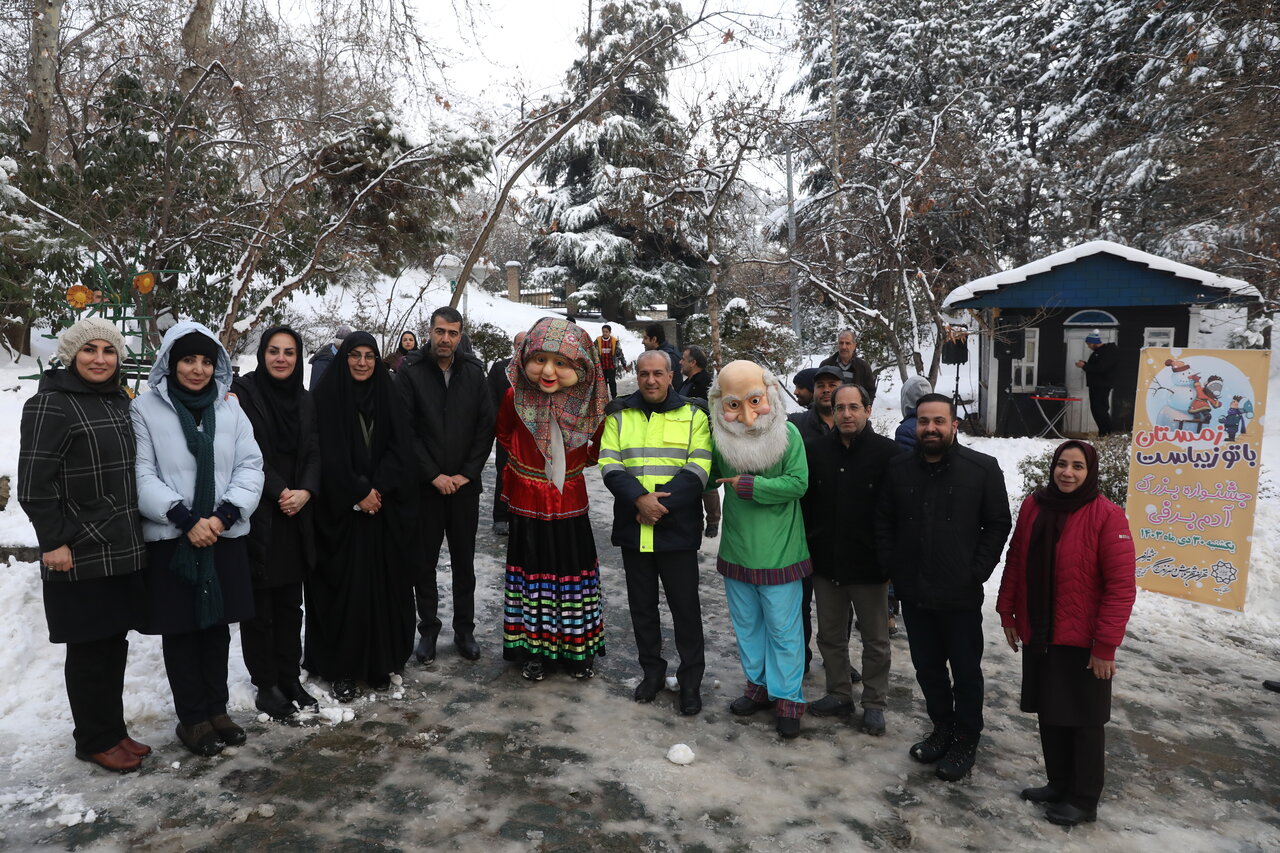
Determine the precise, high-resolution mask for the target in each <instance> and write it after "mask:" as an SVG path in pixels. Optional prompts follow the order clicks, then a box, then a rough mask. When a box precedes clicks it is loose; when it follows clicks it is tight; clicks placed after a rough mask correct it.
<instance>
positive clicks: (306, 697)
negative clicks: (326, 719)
mask: <svg viewBox="0 0 1280 853" xmlns="http://www.w3.org/2000/svg"><path fill="white" fill-rule="evenodd" d="M280 692H281V693H283V694H284V698H286V699H288V700H289V701H290V702H293V703H294V704H295V705H297V706H298V707H299V708H319V707H320V702H319V700H318V699H316V697H314V696H312V695H311V694H310V693H308V692H307V688H305V687H303V686H302V684H301V682H299V681H298V680H297V679H293V680H291V681H286V682H285V683H284V684H281V685H280Z"/></svg>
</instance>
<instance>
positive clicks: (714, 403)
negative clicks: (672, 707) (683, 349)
mask: <svg viewBox="0 0 1280 853" xmlns="http://www.w3.org/2000/svg"><path fill="white" fill-rule="evenodd" d="M708 402H709V405H710V409H711V428H712V436H713V438H714V439H715V452H714V454H713V457H712V470H711V476H712V477H713V478H715V481H716V482H717V483H723V484H725V485H727V486H728V488H726V489H725V499H724V528H723V530H722V532H721V539H720V554H719V556H718V557H717V559H716V571H718V572H719V573H720V574H722V575H724V586H725V596H726V598H727V599H728V602H729V618H730V620H731V621H732V622H733V631H734V634H735V635H736V636H737V640H738V656H739V658H740V659H741V661H742V671H743V673H744V674H745V675H746V677H747V686H746V690H745V691H744V692H743V695H742V696H740V697H738V698H737V699H735V700H734V701H733V703H732V704H731V705H730V706H729V710H730V711H731V712H732V713H734V714H736V715H738V716H748V715H750V714H754V713H755V712H756V711H762V710H765V709H767V708H772V709H773V712H774V717H775V725H776V728H777V731H778V734H779V735H781V736H782V737H784V738H794V737H796V736H798V735H799V734H800V717H801V716H802V715H803V714H804V709H805V702H804V696H803V694H802V693H801V689H800V682H801V680H802V679H803V677H804V635H803V632H802V629H801V620H800V603H801V597H802V589H801V587H802V583H801V581H802V580H803V579H804V578H805V577H807V576H808V575H810V574H811V573H812V571H813V569H812V566H811V565H810V562H809V546H808V543H807V542H806V541H805V535H804V519H803V518H802V517H801V513H800V498H802V497H803V496H804V493H805V491H806V490H807V489H808V486H809V466H808V463H807V462H806V461H805V453H804V441H803V440H802V439H801V438H800V433H799V431H798V430H797V429H796V428H795V426H794V425H793V424H791V423H788V422H787V419H786V412H785V408H784V406H783V405H782V388H781V386H780V385H779V384H778V380H777V379H776V378H775V377H774V376H773V374H772V373H770V372H769V371H767V370H765V369H764V368H763V367H761V366H760V365H758V364H752V363H751V362H749V361H734V362H730V363H729V364H727V365H725V367H724V369H723V370H721V371H720V375H719V376H718V377H717V378H716V383H715V385H714V386H712V389H711V396H710V399H709V401H708Z"/></svg>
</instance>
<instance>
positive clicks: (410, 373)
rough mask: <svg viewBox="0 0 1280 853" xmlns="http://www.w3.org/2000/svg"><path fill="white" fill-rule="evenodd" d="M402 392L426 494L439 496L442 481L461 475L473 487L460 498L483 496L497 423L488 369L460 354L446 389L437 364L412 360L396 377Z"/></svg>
mask: <svg viewBox="0 0 1280 853" xmlns="http://www.w3.org/2000/svg"><path fill="white" fill-rule="evenodd" d="M396 388H397V389H398V390H399V392H400V396H401V399H402V400H404V404H405V408H406V410H407V411H408V416H409V424H410V426H411V427H412V430H413V436H414V442H413V444H414V451H415V455H416V456H417V461H418V480H419V482H420V484H421V486H422V488H424V489H432V490H433V491H434V487H433V486H432V485H431V481H432V480H434V479H435V478H436V477H438V476H440V475H441V474H447V475H449V476H452V475H454V474H461V475H462V476H464V477H466V478H467V479H468V480H470V481H471V482H469V483H467V485H465V486H463V487H462V488H461V489H459V490H458V493H459V494H466V493H471V492H474V493H477V494H478V493H479V492H480V490H481V488H480V475H481V473H482V472H483V471H484V465H485V462H486V461H488V459H489V450H490V449H491V448H492V447H493V429H494V423H495V421H496V420H497V410H496V409H495V408H494V405H493V399H492V397H490V396H489V384H488V382H487V381H486V380H485V373H484V365H483V364H481V363H480V361H479V360H478V359H476V358H475V357H474V356H468V355H464V354H463V353H461V352H459V353H457V354H455V356H454V359H453V374H452V377H451V378H450V380H449V385H448V387H447V388H446V387H445V384H444V373H443V372H442V371H441V370H440V368H439V366H438V365H437V364H436V360H435V359H434V358H419V359H417V360H414V359H407V360H406V361H405V363H404V364H403V365H402V366H401V367H400V370H399V371H398V372H397V373H396Z"/></svg>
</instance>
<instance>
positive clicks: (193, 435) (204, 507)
mask: <svg viewBox="0 0 1280 853" xmlns="http://www.w3.org/2000/svg"><path fill="white" fill-rule="evenodd" d="M169 398H170V399H171V400H172V401H173V410H174V411H175V412H177V413H178V423H180V424H182V435H183V436H184V437H185V438H186V440H187V449H188V450H190V451H191V455H192V456H194V457H195V458H196V494H195V500H194V501H193V503H194V505H193V506H192V507H191V511H192V512H193V513H195V516H196V518H208V517H209V516H211V515H213V499H214V495H213V438H214V435H215V434H216V429H217V418H216V417H215V416H214V409H213V404H214V403H215V402H216V401H217V399H218V386H217V383H215V382H214V381H213V380H212V379H210V381H209V384H208V386H206V387H205V389H204V390H203V391H188V390H187V389H186V388H183V387H182V386H181V385H179V384H178V383H177V382H176V381H174V382H172V383H171V384H170V386H169ZM197 412H199V413H200V425H201V426H203V429H199V428H197V425H196V413H197ZM171 568H172V569H173V571H175V572H177V574H178V577H179V578H180V579H181V580H182V581H183V582H184V583H187V584H190V585H191V586H194V587H195V588H196V624H197V625H198V626H199V627H200V629H201V630H203V629H205V628H208V627H209V626H210V625H215V624H217V623H219V622H221V621H222V587H220V586H219V585H218V573H217V571H216V570H215V569H214V563H213V547H212V546H210V547H208V548H197V547H196V546H194V545H192V544H191V540H190V539H188V538H187V537H186V536H183V537H182V538H180V539H179V540H178V551H177V553H175V554H174V555H173V564H172V566H171Z"/></svg>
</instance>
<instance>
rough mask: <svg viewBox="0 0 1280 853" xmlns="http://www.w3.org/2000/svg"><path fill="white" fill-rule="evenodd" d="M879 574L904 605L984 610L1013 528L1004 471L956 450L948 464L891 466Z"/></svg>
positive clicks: (917, 461)
mask: <svg viewBox="0 0 1280 853" xmlns="http://www.w3.org/2000/svg"><path fill="white" fill-rule="evenodd" d="M875 524H876V549H877V551H878V556H879V560H880V565H881V571H882V572H884V573H887V574H888V575H889V576H890V577H891V578H892V579H893V589H894V593H895V594H896V595H897V597H898V598H899V599H900V600H902V601H909V602H911V603H913V604H916V605H918V606H920V607H924V608H928V609H932V610H971V609H974V608H978V607H981V606H982V584H983V583H984V582H985V581H986V580H987V578H989V577H991V573H992V572H993V571H995V567H996V564H997V563H998V562H1000V554H1001V552H1002V551H1003V550H1004V543H1005V540H1006V539H1008V537H1009V530H1010V529H1011V528H1012V527H1013V520H1012V518H1011V517H1010V514H1009V496H1008V494H1007V493H1006V491H1005V487H1004V473H1003V472H1002V471H1001V470H1000V465H999V463H997V462H996V460H995V459H994V458H993V457H991V456H988V455H987V454H985V453H978V452H977V451H976V450H970V449H969V448H967V447H961V446H960V445H952V446H951V449H950V450H948V451H947V453H946V455H945V456H944V457H943V458H942V461H940V462H938V463H935V464H932V465H930V464H928V463H926V462H925V461H924V457H923V456H922V455H921V454H920V453H919V451H917V452H915V453H906V454H903V455H901V456H897V457H895V458H894V459H893V461H892V462H890V463H889V469H888V471H887V473H886V475H885V480H884V485H883V488H882V490H881V495H880V498H879V501H878V503H877V506H876V519H875Z"/></svg>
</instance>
